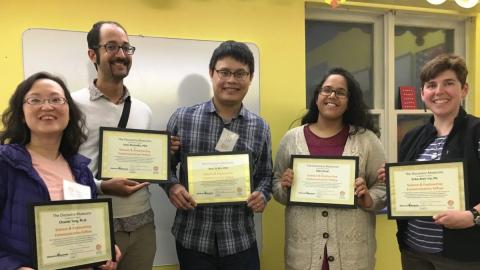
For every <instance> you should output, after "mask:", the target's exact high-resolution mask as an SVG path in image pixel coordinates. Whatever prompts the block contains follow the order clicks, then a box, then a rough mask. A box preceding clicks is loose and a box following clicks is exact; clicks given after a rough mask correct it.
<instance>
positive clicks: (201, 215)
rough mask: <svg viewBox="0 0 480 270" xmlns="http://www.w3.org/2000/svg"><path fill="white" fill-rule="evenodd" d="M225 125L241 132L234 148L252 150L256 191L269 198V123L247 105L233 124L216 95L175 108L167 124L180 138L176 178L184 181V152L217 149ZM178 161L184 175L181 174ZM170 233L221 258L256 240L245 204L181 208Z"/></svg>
mask: <svg viewBox="0 0 480 270" xmlns="http://www.w3.org/2000/svg"><path fill="white" fill-rule="evenodd" d="M223 128H227V129H228V130H230V131H232V132H235V133H237V134H238V135H239V139H238V141H237V143H236V145H235V147H234V149H233V151H249V152H251V153H252V161H251V162H252V164H253V186H254V190H255V191H260V192H262V193H263V195H264V196H265V198H266V200H269V199H270V193H271V190H272V153H271V144H270V128H269V127H268V124H267V123H266V122H265V120H263V119H262V118H260V117H259V116H257V115H256V114H253V113H251V112H249V111H248V110H247V109H245V108H244V107H243V106H242V108H241V110H240V112H239V114H238V116H237V117H235V118H233V119H232V121H231V122H229V123H226V122H224V121H223V119H222V118H221V117H220V116H219V115H218V114H217V112H216V110H215V106H214V105H213V102H212V100H210V101H208V102H205V103H202V104H197V105H195V106H192V107H186V108H179V109H177V111H176V112H175V113H174V114H173V115H172V116H171V117H170V120H169V121H168V125H167V130H168V131H169V132H170V133H171V134H172V135H176V136H178V137H180V141H181V147H180V150H179V151H178V152H177V153H176V154H175V155H174V156H173V158H172V164H171V175H172V181H173V182H176V183H181V184H183V185H185V183H184V179H185V168H184V164H182V161H183V156H184V155H185V154H187V153H200V152H216V150H215V146H216V144H217V142H218V139H219V138H220V135H221V133H222V130H223ZM178 163H180V176H179V177H178V178H177V176H176V171H177V170H176V168H177V165H178ZM179 179H180V180H179ZM167 190H168V187H167ZM172 232H173V234H174V235H175V238H176V240H177V241H178V242H179V243H180V244H181V245H182V246H183V247H184V248H187V249H192V250H195V251H198V252H203V253H207V254H212V255H214V254H218V255H219V256H222V257H223V256H227V255H232V254H236V253H238V252H241V251H244V250H246V249H248V248H250V247H251V246H252V244H254V243H255V224H254V222H253V212H252V211H251V210H250V209H249V208H248V207H247V206H246V204H245V205H228V206H225V205H221V206H220V205H219V206H197V207H196V208H195V210H193V211H184V210H177V213H176V216H175V221H174V224H173V228H172ZM217 245H218V249H217Z"/></svg>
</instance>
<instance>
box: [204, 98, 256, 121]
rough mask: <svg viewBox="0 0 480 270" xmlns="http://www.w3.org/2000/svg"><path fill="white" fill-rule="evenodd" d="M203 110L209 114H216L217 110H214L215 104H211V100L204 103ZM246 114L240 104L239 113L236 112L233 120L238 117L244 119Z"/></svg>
mask: <svg viewBox="0 0 480 270" xmlns="http://www.w3.org/2000/svg"><path fill="white" fill-rule="evenodd" d="M205 110H206V111H207V112H209V113H217V108H215V104H213V98H212V99H210V100H209V101H207V102H206V103H205ZM246 113H247V112H246V109H245V107H244V106H243V103H242V106H241V107H240V111H239V112H238V114H237V116H235V117H234V118H233V119H235V118H238V117H245V116H246ZM217 114H218V113H217Z"/></svg>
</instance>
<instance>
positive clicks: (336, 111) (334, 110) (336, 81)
mask: <svg viewBox="0 0 480 270" xmlns="http://www.w3.org/2000/svg"><path fill="white" fill-rule="evenodd" d="M322 89H335V91H337V92H338V91H342V92H343V91H344V92H345V93H347V96H346V97H343V98H339V97H338V96H337V94H336V93H335V94H334V93H333V92H332V93H331V94H330V95H328V96H326V95H324V93H322V91H321V90H320V93H319V94H318V97H317V102H316V103H317V108H318V118H319V120H320V119H323V120H328V121H342V117H343V113H344V112H345V111H346V110H347V106H348V86H347V81H346V80H345V78H344V77H343V76H342V75H338V74H332V75H330V76H328V78H327V79H326V80H325V82H324V83H323V85H322Z"/></svg>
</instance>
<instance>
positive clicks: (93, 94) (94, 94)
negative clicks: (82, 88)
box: [88, 79, 130, 103]
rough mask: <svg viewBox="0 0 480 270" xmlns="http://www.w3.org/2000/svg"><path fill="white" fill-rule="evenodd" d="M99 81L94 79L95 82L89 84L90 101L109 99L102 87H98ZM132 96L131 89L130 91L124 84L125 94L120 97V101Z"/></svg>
mask: <svg viewBox="0 0 480 270" xmlns="http://www.w3.org/2000/svg"><path fill="white" fill-rule="evenodd" d="M96 82H97V79H95V80H93V82H92V83H91V84H90V85H89V86H88V91H89V92H90V101H95V100H97V99H100V98H105V99H108V98H107V97H106V96H105V95H104V94H103V93H102V91H100V89H98V88H97V86H96V85H95V83H96ZM129 96H130V91H128V88H127V87H126V86H125V85H124V86H123V96H122V97H121V98H120V103H123V102H125V100H126V99H127V97H129Z"/></svg>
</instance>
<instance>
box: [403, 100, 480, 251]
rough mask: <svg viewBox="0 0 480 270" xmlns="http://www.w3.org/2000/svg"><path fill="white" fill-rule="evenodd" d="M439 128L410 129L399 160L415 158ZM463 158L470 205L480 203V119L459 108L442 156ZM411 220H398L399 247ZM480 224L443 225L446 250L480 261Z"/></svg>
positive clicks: (432, 138)
mask: <svg viewBox="0 0 480 270" xmlns="http://www.w3.org/2000/svg"><path fill="white" fill-rule="evenodd" d="M436 136H437V130H436V129H435V127H434V126H433V117H432V118H431V120H430V123H428V124H426V125H423V126H420V127H417V128H414V129H413V130H411V131H409V132H408V133H407V134H406V135H405V138H404V139H403V140H402V143H401V145H400V150H399V152H398V161H399V162H403V161H415V159H416V158H417V157H418V156H419V155H420V153H421V152H422V151H423V150H424V149H425V148H426V147H427V146H428V145H429V144H430V143H431V142H433V141H434V140H435V138H436ZM458 158H462V159H464V161H465V162H466V177H467V187H468V205H467V207H468V208H472V207H473V206H475V205H477V204H479V203H480V119H479V118H477V117H474V116H472V115H469V114H467V113H466V112H465V110H463V108H460V112H459V114H458V116H457V118H455V121H454V123H453V128H452V130H451V131H450V134H449V135H448V136H447V140H446V141H445V145H444V146H443V151H442V158H441V159H442V160H449V159H458ZM407 224H408V220H397V225H398V232H397V240H398V244H399V246H400V250H402V249H404V248H405V247H406V244H405V242H404V240H405V239H406V237H405V234H406V231H407ZM479 250H480V226H474V227H472V228H467V229H447V228H445V227H444V228H443V253H442V255H443V256H445V257H448V258H451V259H456V260H461V261H480V252H479Z"/></svg>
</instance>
